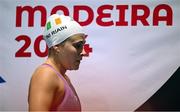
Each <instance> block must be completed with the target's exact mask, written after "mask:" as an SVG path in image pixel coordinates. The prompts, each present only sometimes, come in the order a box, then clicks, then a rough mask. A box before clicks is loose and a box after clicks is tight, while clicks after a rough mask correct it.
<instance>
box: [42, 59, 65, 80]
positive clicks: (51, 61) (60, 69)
mask: <svg viewBox="0 0 180 112" xmlns="http://www.w3.org/2000/svg"><path fill="white" fill-rule="evenodd" d="M45 63H47V64H50V65H51V66H52V67H53V68H54V69H56V70H57V71H58V72H59V73H60V74H61V75H63V77H64V76H65V73H66V69H65V68H64V67H63V66H62V65H61V64H60V63H56V61H55V60H54V59H53V58H50V57H48V58H47V60H46V61H45Z"/></svg>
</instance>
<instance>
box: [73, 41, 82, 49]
mask: <svg viewBox="0 0 180 112" xmlns="http://www.w3.org/2000/svg"><path fill="white" fill-rule="evenodd" d="M73 46H74V47H75V48H76V49H82V48H83V43H82V42H78V43H76V44H74V45H73Z"/></svg>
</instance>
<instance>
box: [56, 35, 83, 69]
mask: <svg viewBox="0 0 180 112" xmlns="http://www.w3.org/2000/svg"><path fill="white" fill-rule="evenodd" d="M85 42H86V41H85V35H84V34H76V35H73V36H71V37H70V38H68V40H66V41H65V42H64V45H63V46H59V49H60V55H59V60H60V63H61V65H62V66H63V67H64V68H65V69H66V70H77V69H79V65H80V62H81V60H82V57H83V54H84V51H83V46H84V44H85Z"/></svg>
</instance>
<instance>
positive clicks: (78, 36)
mask: <svg viewBox="0 0 180 112" xmlns="http://www.w3.org/2000/svg"><path fill="white" fill-rule="evenodd" d="M85 36H86V35H85V34H75V35H73V36H71V37H70V38H69V39H68V40H69V41H71V42H72V43H74V42H80V41H81V42H83V43H85V42H86V40H85Z"/></svg>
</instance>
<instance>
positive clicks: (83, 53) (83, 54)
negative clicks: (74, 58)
mask: <svg viewBox="0 0 180 112" xmlns="http://www.w3.org/2000/svg"><path fill="white" fill-rule="evenodd" d="M80 55H81V56H82V57H83V56H86V52H85V50H84V48H83V50H82V52H81V54H80Z"/></svg>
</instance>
